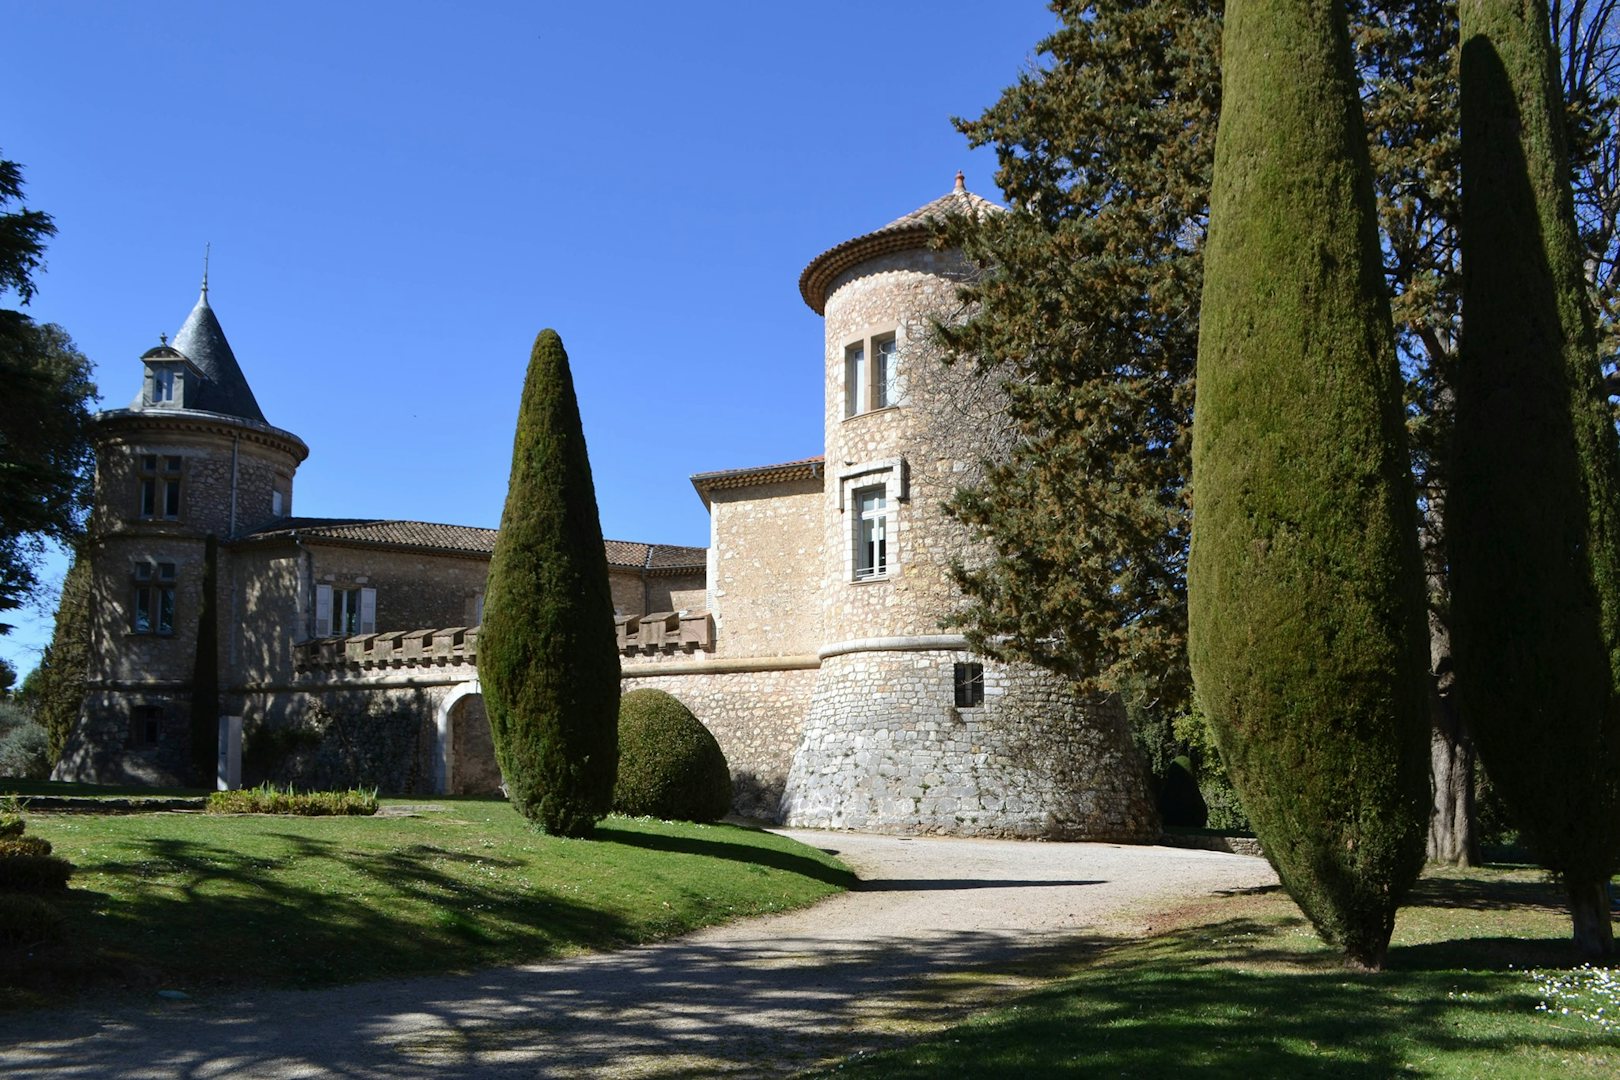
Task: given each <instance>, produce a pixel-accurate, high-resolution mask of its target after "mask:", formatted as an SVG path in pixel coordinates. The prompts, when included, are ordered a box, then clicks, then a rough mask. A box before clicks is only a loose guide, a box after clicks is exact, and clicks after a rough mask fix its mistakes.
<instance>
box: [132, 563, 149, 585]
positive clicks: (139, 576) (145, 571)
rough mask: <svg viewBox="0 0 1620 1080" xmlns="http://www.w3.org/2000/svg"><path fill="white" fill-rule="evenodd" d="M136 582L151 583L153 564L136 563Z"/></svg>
mask: <svg viewBox="0 0 1620 1080" xmlns="http://www.w3.org/2000/svg"><path fill="white" fill-rule="evenodd" d="M135 580H136V581H150V580H152V564H151V563H149V562H138V563H136V564H135Z"/></svg>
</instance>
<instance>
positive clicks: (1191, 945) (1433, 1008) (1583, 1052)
mask: <svg viewBox="0 0 1620 1080" xmlns="http://www.w3.org/2000/svg"><path fill="white" fill-rule="evenodd" d="M1155 922H1156V925H1157V926H1158V927H1169V928H1168V930H1167V931H1166V932H1164V933H1162V934H1157V935H1156V936H1154V937H1152V938H1149V939H1146V940H1140V941H1136V942H1129V943H1113V944H1110V943H1098V944H1095V945H1093V946H1089V947H1084V948H1085V949H1086V951H1085V954H1084V955H1083V956H1081V957H1080V958H1079V960H1078V964H1079V966H1078V968H1077V970H1076V971H1075V973H1074V974H1072V975H1071V976H1069V977H1067V978H1065V979H1063V980H1061V981H1059V982H1057V983H1054V984H1053V985H1052V986H1051V987H1050V988H1049V989H1046V990H1044V991H1041V992H1038V993H1036V994H1033V995H1032V996H1029V997H1027V998H1023V999H1020V1000H1018V1001H1017V1002H1016V1003H1014V1004H1011V1005H1009V1006H1007V1007H1004V1008H999V1009H996V1010H994V1011H991V1012H987V1013H983V1014H981V1015H979V1016H976V1017H975V1018H973V1019H972V1020H970V1021H969V1022H967V1023H965V1024H962V1025H960V1026H958V1027H955V1028H952V1029H950V1030H948V1031H946V1032H944V1033H942V1034H940V1035H937V1036H934V1037H931V1038H928V1039H925V1040H923V1041H921V1042H918V1043H915V1044H913V1045H910V1046H907V1047H904V1048H902V1049H897V1050H894V1051H889V1052H886V1053H879V1054H872V1055H866V1056H862V1057H859V1058H856V1059H852V1060H850V1061H847V1062H845V1063H843V1064H841V1065H839V1066H838V1067H836V1068H834V1069H832V1070H831V1071H830V1073H829V1075H837V1076H855V1077H884V1078H889V1077H938V1076H953V1077H958V1076H975V1077H977V1076H1018V1077H1048V1076H1052V1077H1055V1076H1092V1075H1096V1076H1108V1077H1160V1076H1180V1075H1198V1076H1201V1077H1203V1076H1209V1077H1241V1078H1244V1080H1256V1078H1262V1077H1273V1076H1278V1077H1281V1076H1287V1077H1294V1076H1334V1077H1368V1078H1373V1077H1388V1076H1412V1077H1493V1078H1499V1077H1605V1078H1612V1077H1614V1076H1616V1075H1620V973H1617V972H1612V971H1609V970H1606V969H1590V968H1588V969H1583V968H1581V967H1580V965H1579V963H1578V960H1577V959H1576V958H1575V957H1574V955H1573V950H1572V948H1571V946H1570V945H1569V941H1568V935H1569V919H1568V916H1567V915H1566V914H1564V912H1563V911H1562V909H1561V906H1560V903H1559V896H1558V894H1557V892H1556V890H1555V889H1554V888H1553V887H1552V886H1550V885H1548V884H1547V883H1546V882H1545V880H1544V879H1543V878H1542V876H1541V875H1540V874H1539V873H1538V872H1536V871H1533V870H1528V869H1518V870H1509V871H1500V870H1485V871H1464V872H1449V871H1448V872H1441V873H1437V874H1434V875H1431V876H1429V877H1427V878H1425V879H1424V880H1423V881H1422V882H1421V883H1420V885H1419V888H1418V891H1417V895H1416V897H1415V899H1414V902H1413V904H1412V906H1410V907H1407V908H1405V909H1403V910H1402V912H1401V915H1400V918H1399V920H1398V923H1397V928H1396V935H1395V947H1394V948H1393V949H1392V950H1391V953H1390V958H1389V967H1388V969H1387V970H1385V971H1384V972H1382V973H1379V974H1365V973H1357V972H1352V971H1350V970H1348V969H1346V968H1345V967H1344V965H1343V964H1342V963H1341V962H1340V959H1339V955H1338V954H1337V953H1336V952H1334V951H1332V950H1330V949H1328V948H1327V947H1326V946H1324V945H1322V944H1321V942H1320V941H1319V940H1318V939H1317V937H1316V935H1315V933H1314V932H1313V931H1312V930H1311V929H1310V927H1309V925H1308V924H1306V923H1305V921H1304V920H1303V919H1302V918H1301V917H1300V915H1299V912H1298V909H1297V908H1295V907H1294V906H1293V904H1292V902H1291V901H1289V900H1288V899H1287V897H1286V896H1285V895H1283V894H1282V893H1281V892H1280V891H1275V890H1273V891H1269V892H1266V893H1264V894H1250V895H1243V896H1235V897H1229V898H1225V899H1223V900H1220V901H1217V902H1214V903H1210V904H1205V905H1201V906H1200V907H1197V908H1190V909H1187V910H1185V911H1181V912H1178V913H1176V914H1175V915H1174V916H1172V917H1170V918H1168V919H1160V920H1155ZM1599 1010H1601V1011H1599Z"/></svg>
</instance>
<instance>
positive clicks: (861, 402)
mask: <svg viewBox="0 0 1620 1080" xmlns="http://www.w3.org/2000/svg"><path fill="white" fill-rule="evenodd" d="M866 381H867V372H866V343H865V342H857V343H855V344H854V345H851V346H850V347H849V348H847V349H845V350H844V415H845V416H855V415H856V414H858V413H863V412H865V411H866V409H867V405H866V400H867V398H866V392H867V386H866Z"/></svg>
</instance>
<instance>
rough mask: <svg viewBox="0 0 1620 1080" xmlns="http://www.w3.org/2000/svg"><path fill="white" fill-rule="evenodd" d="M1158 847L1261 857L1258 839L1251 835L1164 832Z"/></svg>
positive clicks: (1262, 853)
mask: <svg viewBox="0 0 1620 1080" xmlns="http://www.w3.org/2000/svg"><path fill="white" fill-rule="evenodd" d="M1159 846H1160V847H1173V848H1194V849H1196V850H1198V851H1224V852H1227V853H1228V854H1231V855H1247V856H1249V857H1250V858H1255V859H1263V858H1265V857H1266V853H1265V852H1264V851H1262V850H1261V849H1260V841H1258V840H1256V839H1255V838H1254V837H1252V836H1221V835H1219V834H1218V833H1165V834H1163V835H1162V836H1160V837H1159Z"/></svg>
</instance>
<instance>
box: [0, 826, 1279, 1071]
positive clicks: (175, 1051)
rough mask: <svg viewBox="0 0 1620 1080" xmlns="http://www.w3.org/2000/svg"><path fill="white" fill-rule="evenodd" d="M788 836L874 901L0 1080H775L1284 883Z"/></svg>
mask: <svg viewBox="0 0 1620 1080" xmlns="http://www.w3.org/2000/svg"><path fill="white" fill-rule="evenodd" d="M784 831H785V832H786V833H787V835H789V836H792V837H794V838H795V839H798V840H802V841H804V842H805V843H808V844H812V845H815V846H817V847H821V848H824V849H826V850H829V851H834V852H836V853H837V854H838V855H839V856H840V857H841V858H843V859H844V861H845V862H847V863H849V864H850V865H851V866H852V867H854V868H855V869H856V870H857V871H858V872H859V873H860V876H861V878H862V884H861V886H860V888H859V889H858V890H857V891H854V892H851V893H848V894H846V895H843V896H839V897H835V898H833V899H832V900H829V901H827V902H825V903H822V904H819V905H817V906H816V907H814V908H810V909H807V910H804V911H798V912H793V913H790V914H786V915H780V916H773V917H770V918H764V919H752V920H748V921H745V922H740V923H734V924H732V925H729V926H723V927H717V928H714V929H710V930H705V931H701V932H699V933H696V934H691V935H689V936H687V937H683V938H680V939H677V940H674V941H669V942H665V943H663V944H660V945H652V946H647V947H644V948H638V949H629V950H625V951H623V952H616V953H606V954H600V955H593V956H587V957H581V958H577V959H572V960H566V961H560V962H557V963H550V964H541V965H534V966H528V967H518V968H502V969H496V970H490V971H481V972H477V973H474V974H471V975H465V976H444V977H433V978H422V979H409V980H400V981H389V982H379V983H367V984H362V985H359V986H350V987H344V988H340V989H334V990H320V991H262V992H250V993H233V994H225V995H219V996H218V997H211V998H207V999H198V1000H191V1001H168V1000H163V999H153V1000H152V1002H151V1003H150V1004H148V1005H145V1006H128V1005H126V1006H121V1007H116V1008H110V1009H100V1010H97V1009H85V1010H75V1011H69V1012H65V1013H23V1014H15V1015H6V1016H0V1048H3V1049H0V1074H3V1075H5V1076H7V1077H10V1078H14V1080H22V1078H28V1077H45V1076H49V1077H86V1078H90V1077H94V1078H97V1080H101V1078H114V1077H127V1078H131V1080H133V1078H143V1080H145V1078H156V1077H199V1078H201V1077H216V1076H217V1077H225V1076H232V1077H234V1076H251V1077H255V1078H258V1077H267V1078H282V1077H327V1076H346V1077H350V1076H352V1077H389V1078H392V1077H441V1076H492V1077H535V1076H569V1077H573V1076H647V1077H653V1076H656V1077H673V1076H712V1075H716V1074H728V1075H745V1076H763V1075H775V1074H780V1073H781V1072H783V1071H788V1070H792V1069H795V1068H802V1067H808V1066H810V1065H812V1064H815V1063H817V1062H819V1061H826V1060H829V1059H830V1058H834V1057H839V1056H843V1055H846V1054H849V1053H853V1052H855V1051H857V1050H861V1049H866V1048H870V1047H875V1046H881V1045H884V1044H885V1043H887V1042H889V1041H891V1040H892V1039H893V1038H894V1035H895V1033H897V1032H917V1031H922V1030H927V1029H929V1028H931V1027H934V1026H936V1025H938V1024H941V1023H944V1022H947V1021H949V1020H951V1019H953V1018H955V1017H957V1016H959V1015H960V1014H961V1013H962V1011H963V1010H964V1009H966V1008H970V1007H973V1006H976V1005H982V1004H983V1003H985V1002H986V1001H988V1000H994V999H995V998H997V997H1002V996H1005V995H1006V994H1007V993H1008V992H1009V991H1010V990H1012V989H1016V988H1018V987H1019V986H1021V985H1025V984H1027V983H1028V982H1029V981H1030V980H1031V979H1032V978H1034V977H1035V976H1037V975H1039V974H1040V973H1042V972H1051V971H1053V970H1055V965H1058V964H1061V963H1062V962H1063V961H1064V960H1065V959H1066V958H1067V959H1068V960H1071V961H1072V960H1073V958H1075V957H1076V956H1077V955H1079V954H1080V952H1081V950H1083V949H1084V948H1085V946H1086V943H1087V942H1088V941H1097V940H1100V939H1102V938H1104V937H1107V936H1109V935H1120V934H1124V935H1130V934H1132V933H1139V932H1141V930H1142V928H1143V927H1144V926H1145V925H1147V924H1148V923H1150V922H1151V917H1152V915H1153V913H1154V912H1156V911H1161V910H1164V909H1166V908H1168V907H1170V906H1172V905H1174V904H1177V903H1180V902H1182V901H1185V900H1190V899H1195V898H1197V897H1201V896H1208V895H1210V894H1212V893H1216V892H1220V891H1225V890H1234V889H1248V888H1254V887H1258V886H1264V885H1270V884H1274V883H1275V881H1276V878H1275V877H1274V876H1273V874H1272V872H1271V868H1270V867H1269V866H1267V865H1266V863H1265V862H1264V861H1263V860H1260V859H1251V858H1244V857H1241V856H1236V855H1224V854H1218V853H1215V852H1206V851H1184V850H1176V849H1170V848H1144V847H1122V846H1115V845H1111V844H1042V843H1021V842H1016V841H997V840H942V839H902V838H899V837H882V836H866V835H859V834H852V833H830V832H806V831H795V830H784ZM221 962H227V963H228V962H229V958H228V957H221Z"/></svg>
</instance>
